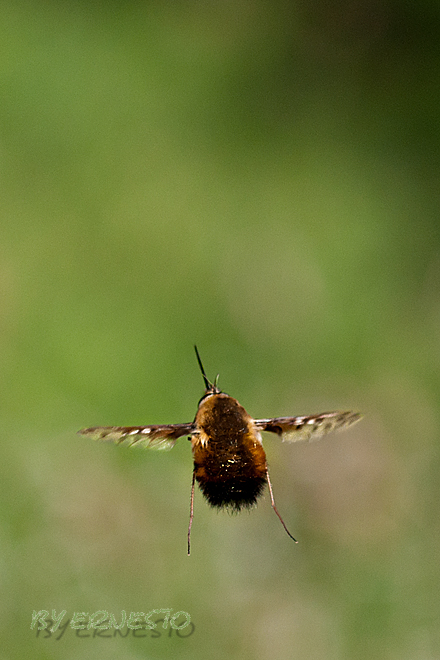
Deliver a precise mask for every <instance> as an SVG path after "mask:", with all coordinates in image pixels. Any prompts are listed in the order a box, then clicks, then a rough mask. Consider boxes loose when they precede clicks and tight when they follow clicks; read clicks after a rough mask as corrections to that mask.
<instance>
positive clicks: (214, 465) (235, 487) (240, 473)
mask: <svg viewBox="0 0 440 660" xmlns="http://www.w3.org/2000/svg"><path fill="white" fill-rule="evenodd" d="M194 472H195V477H196V480H197V483H198V484H199V486H200V490H201V491H202V493H203V495H204V496H205V497H206V499H207V501H208V503H209V504H210V505H211V506H214V507H218V508H229V509H231V510H232V511H240V509H243V508H246V507H251V506H253V505H254V504H255V503H256V502H257V499H258V498H259V497H260V495H261V494H262V492H263V490H264V486H265V485H266V456H265V453H264V450H263V448H262V447H261V445H255V446H253V447H252V449H251V450H249V449H248V448H246V447H244V446H241V447H231V446H229V447H228V448H226V449H225V448H223V447H219V446H217V447H215V445H213V444H211V445H210V447H209V448H201V447H199V448H198V451H196V452H195V454H194Z"/></svg>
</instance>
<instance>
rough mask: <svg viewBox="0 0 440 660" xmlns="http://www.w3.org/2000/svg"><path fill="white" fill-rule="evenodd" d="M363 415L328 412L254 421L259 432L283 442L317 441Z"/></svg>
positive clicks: (354, 421) (352, 422)
mask: <svg viewBox="0 0 440 660" xmlns="http://www.w3.org/2000/svg"><path fill="white" fill-rule="evenodd" d="M362 417H363V415H361V413H356V412H351V411H348V412H329V413H321V414H320V415H308V416H307V417H275V418H274V419H256V420H254V423H255V426H256V427H257V429H258V430H259V431H270V433H276V434H277V435H279V436H280V438H281V439H282V441H283V442H301V441H304V440H318V439H319V438H320V437H321V436H322V435H325V434H326V433H330V431H336V430H337V429H344V428H347V426H351V425H352V424H355V423H356V422H358V421H359V420H360V419H361V418H362Z"/></svg>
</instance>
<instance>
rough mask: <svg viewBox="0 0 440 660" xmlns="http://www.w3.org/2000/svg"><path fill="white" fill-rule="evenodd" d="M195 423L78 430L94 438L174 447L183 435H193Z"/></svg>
mask: <svg viewBox="0 0 440 660" xmlns="http://www.w3.org/2000/svg"><path fill="white" fill-rule="evenodd" d="M193 432H194V424H193V423H191V424H163V425H157V426H94V427H92V428H90V429H81V431H78V433H80V434H81V435H88V436H89V437H90V438H93V440H101V441H103V442H114V443H116V444H117V445H126V446H129V447H132V446H133V445H137V446H139V447H143V448H144V449H147V448H149V449H172V447H174V445H175V444H176V440H177V439H178V438H180V437H181V436H182V435H191V433H193Z"/></svg>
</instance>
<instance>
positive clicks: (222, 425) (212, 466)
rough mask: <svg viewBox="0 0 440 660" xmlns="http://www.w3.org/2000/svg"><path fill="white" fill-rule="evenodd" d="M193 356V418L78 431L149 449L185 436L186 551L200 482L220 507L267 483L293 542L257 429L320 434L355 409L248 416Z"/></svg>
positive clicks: (245, 504)
mask: <svg viewBox="0 0 440 660" xmlns="http://www.w3.org/2000/svg"><path fill="white" fill-rule="evenodd" d="M194 348H195V351H196V355H197V361H198V363H199V366H200V370H201V372H202V376H203V380H204V381H205V386H206V391H205V394H204V395H203V396H202V398H201V399H200V401H199V406H198V409H197V413H196V416H195V419H194V421H193V422H190V423H188V424H164V425H156V426H154V425H153V426H95V427H93V428H89V429H82V430H81V431H79V433H81V434H82V435H87V436H90V437H91V438H93V439H94V440H102V441H105V442H114V443H116V444H125V445H128V446H130V447H131V446H133V445H138V446H142V447H145V448H150V449H171V448H172V447H174V445H175V444H176V441H177V440H178V438H180V437H182V436H185V435H187V436H189V440H191V444H192V452H193V457H194V469H193V477H192V487H191V505H190V519H189V526H188V554H190V541H191V527H192V522H193V517H194V486H195V482H196V481H197V483H198V484H199V487H200V490H201V491H202V493H203V495H204V496H205V498H206V499H207V500H208V503H209V504H210V505H211V506H212V507H217V508H219V509H223V508H225V509H229V511H232V512H238V511H241V509H244V508H249V507H251V506H253V505H254V504H256V502H257V500H258V498H259V497H260V496H261V495H262V493H263V490H264V487H265V486H266V484H267V486H268V488H269V495H270V501H271V505H272V508H273V510H274V511H275V513H276V515H277V516H278V518H279V519H280V521H281V524H282V525H283V527H284V529H285V531H286V532H287V534H288V535H289V536H290V538H291V539H292V540H293V541H295V543H297V540H296V539H295V538H294V537H293V536H292V534H291V533H290V532H289V530H288V529H287V527H286V524H285V522H284V520H283V519H282V517H281V515H280V514H279V512H278V509H277V507H276V505H275V500H274V496H273V491H272V484H271V482H270V478H269V470H268V467H267V461H266V454H265V452H264V449H263V444H262V439H261V435H260V431H269V432H270V433H275V434H276V435H278V436H279V437H280V438H281V439H282V441H283V442H298V441H301V440H311V439H316V438H319V437H320V436H322V435H324V434H325V433H329V432H330V431H334V430H336V429H342V428H345V427H347V426H350V425H352V424H354V423H355V422H357V421H359V420H360V419H361V417H362V415H361V414H360V413H355V412H330V413H321V414H320V415H309V416H305V417H275V418H273V419H253V418H252V417H251V416H250V415H249V414H248V413H247V412H246V410H245V409H244V408H243V406H241V405H240V404H239V403H238V401H237V399H234V398H233V397H232V396H229V395H228V394H225V393H224V392H221V391H220V390H219V388H218V387H217V380H218V376H217V377H216V379H215V380H214V382H213V383H211V382H210V381H209V380H208V378H207V376H206V374H205V370H204V368H203V364H202V361H201V359H200V355H199V352H198V350H197V346H195V347H194Z"/></svg>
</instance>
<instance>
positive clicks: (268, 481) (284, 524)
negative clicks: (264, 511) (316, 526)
mask: <svg viewBox="0 0 440 660" xmlns="http://www.w3.org/2000/svg"><path fill="white" fill-rule="evenodd" d="M266 479H267V485H268V486H269V493H270V502H271V504H272V509H273V510H274V511H275V513H276V514H277V516H278V518H279V519H280V520H281V524H282V526H283V527H284V529H285V530H286V532H287V534H288V535H289V536H290V538H291V539H292V540H293V541H295V543H298V541H297V540H296V539H295V538H293V536H292V534H291V533H290V532H289V530H288V529H287V527H286V523H285V522H284V520H283V519H282V518H281V516H280V514H279V513H278V509H277V507H276V506H275V500H274V498H273V491H272V484H271V483H270V479H269V470H268V469H267V467H266Z"/></svg>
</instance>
